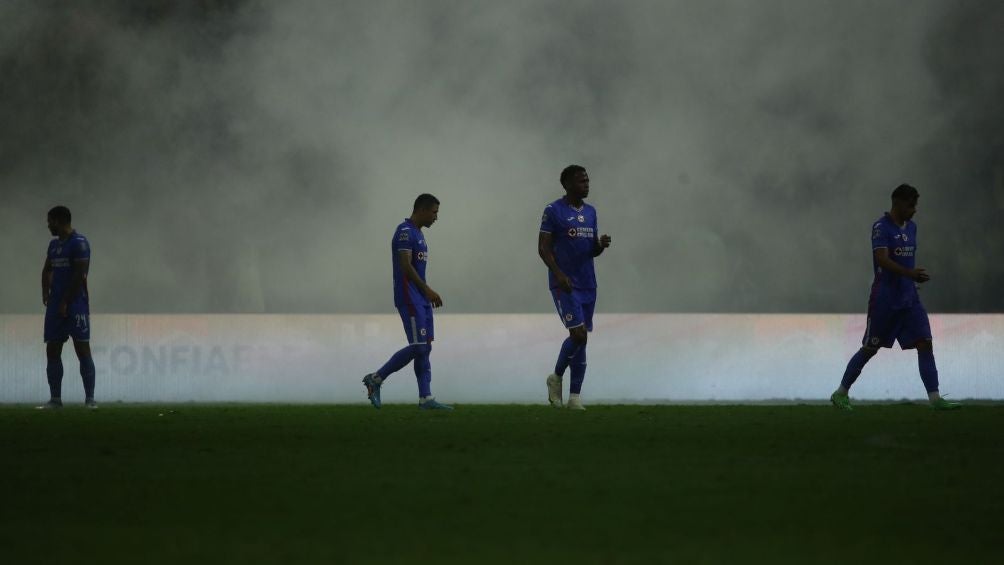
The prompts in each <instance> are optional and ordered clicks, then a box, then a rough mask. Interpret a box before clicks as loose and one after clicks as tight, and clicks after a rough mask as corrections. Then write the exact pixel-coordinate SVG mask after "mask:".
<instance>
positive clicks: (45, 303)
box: [42, 292, 49, 307]
mask: <svg viewBox="0 0 1004 565" xmlns="http://www.w3.org/2000/svg"><path fill="white" fill-rule="evenodd" d="M42 306H45V307H48V306H49V293H48V292H43V293H42Z"/></svg>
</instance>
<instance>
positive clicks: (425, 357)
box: [413, 306, 453, 410]
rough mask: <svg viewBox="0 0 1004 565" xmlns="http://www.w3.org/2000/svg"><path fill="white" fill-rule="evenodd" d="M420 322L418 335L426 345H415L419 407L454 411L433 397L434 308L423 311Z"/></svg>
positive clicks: (428, 307) (430, 307)
mask: <svg viewBox="0 0 1004 565" xmlns="http://www.w3.org/2000/svg"><path fill="white" fill-rule="evenodd" d="M423 310H424V311H423V312H422V316H421V317H420V320H419V326H418V334H419V337H421V338H422V341H423V342H424V343H419V344H417V345H414V346H413V347H414V348H415V380H416V381H417V382H418V407H419V408H422V409H425V410H453V407H452V406H450V405H448V404H443V403H442V402H439V401H437V400H436V398H435V397H434V396H432V362H431V361H430V360H429V356H430V355H431V354H432V342H433V340H434V339H435V338H436V329H435V325H434V321H433V317H432V306H427V307H426V308H424V309H423Z"/></svg>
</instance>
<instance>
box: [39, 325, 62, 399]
mask: <svg viewBox="0 0 1004 565" xmlns="http://www.w3.org/2000/svg"><path fill="white" fill-rule="evenodd" d="M62 356H63V342H62V341H49V342H46V344H45V359H46V363H45V377H46V380H47V381H48V383H49V401H48V402H46V403H45V404H43V405H42V406H39V408H61V407H62V406H63V398H62V396H63V395H62V390H63V357H62Z"/></svg>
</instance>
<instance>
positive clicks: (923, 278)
mask: <svg viewBox="0 0 1004 565" xmlns="http://www.w3.org/2000/svg"><path fill="white" fill-rule="evenodd" d="M910 278H911V279H913V280H914V281H916V282H919V283H926V282H927V281H929V280H931V275H928V274H927V269H910Z"/></svg>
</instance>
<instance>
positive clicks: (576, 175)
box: [537, 165, 611, 410]
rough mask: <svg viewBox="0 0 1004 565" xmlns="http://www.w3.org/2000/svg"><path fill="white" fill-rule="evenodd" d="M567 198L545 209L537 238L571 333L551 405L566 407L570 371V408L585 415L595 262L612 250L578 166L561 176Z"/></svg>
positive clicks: (553, 379) (552, 384)
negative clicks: (564, 389) (583, 396)
mask: <svg viewBox="0 0 1004 565" xmlns="http://www.w3.org/2000/svg"><path fill="white" fill-rule="evenodd" d="M560 180H561V186H562V187H564V189H565V196H563V197H562V198H559V199H557V200H555V201H554V202H552V203H550V204H548V205H547V207H545V208H544V217H543V219H542V220H541V223H540V235H539V237H538V239H537V253H538V254H539V255H540V258H541V259H542V260H543V261H544V264H545V265H547V269H548V282H549V284H550V288H551V297H552V298H553V299H554V306H555V307H556V308H557V309H558V316H560V317H561V321H562V323H563V324H565V328H567V329H568V337H567V338H566V339H565V341H564V343H562V344H561V352H560V353H558V362H557V363H556V364H555V366H554V373H552V374H550V375H548V377H547V381H546V382H547V400H548V402H550V403H551V406H555V407H560V406H561V404H562V398H561V392H562V388H561V387H562V378H563V377H564V374H565V369H566V368H569V367H571V371H572V379H571V380H572V382H571V383H570V385H569V394H568V408H571V409H573V410H585V407H584V406H582V401H581V399H580V398H579V394H580V392H581V391H582V381H583V380H584V379H585V377H586V341H587V336H588V332H591V331H593V309H594V307H595V306H596V273H595V271H594V270H593V258H594V257H598V256H599V255H600V254H601V253H603V250H604V249H606V248H607V247H610V241H611V240H610V236H609V235H603V236H599V230H598V228H597V225H596V209H595V208H593V207H592V206H590V205H589V204H586V203H585V201H584V200H585V198H586V197H587V196H589V175H588V174H586V169H585V168H583V167H581V166H579V165H569V166H567V167H565V169H564V170H562V171H561V177H560Z"/></svg>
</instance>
